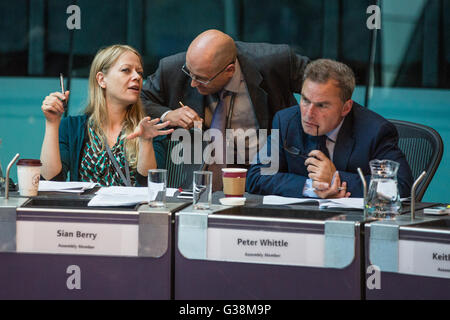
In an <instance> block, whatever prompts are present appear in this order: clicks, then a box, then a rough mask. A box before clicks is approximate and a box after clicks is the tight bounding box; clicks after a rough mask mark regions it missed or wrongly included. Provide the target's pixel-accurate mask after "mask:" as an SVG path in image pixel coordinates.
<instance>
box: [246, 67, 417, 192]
mask: <svg viewBox="0 0 450 320" xmlns="http://www.w3.org/2000/svg"><path fill="white" fill-rule="evenodd" d="M354 88H355V77H354V74H353V71H352V70H351V69H350V68H349V67H348V66H346V65H345V64H343V63H340V62H336V61H333V60H328V59H319V60H316V61H314V62H311V63H310V64H309V65H308V66H307V67H306V70H305V73H304V81H303V87H302V92H301V94H302V97H301V101H300V106H298V105H297V106H293V107H290V108H287V109H283V110H281V111H279V112H278V113H277V114H276V115H275V117H274V119H273V123H272V130H274V129H278V130H279V139H278V140H279V141H278V142H279V145H278V148H274V150H277V149H278V153H279V163H278V168H279V169H278V171H277V172H276V173H274V174H272V175H267V174H266V175H265V174H261V169H262V168H265V169H266V168H267V167H269V166H270V167H274V166H273V163H272V164H267V161H266V160H267V158H262V156H261V154H265V153H266V152H264V150H263V152H260V154H259V155H258V157H257V159H256V163H254V164H253V165H252V166H251V167H250V169H249V172H248V175H247V190H248V191H249V192H251V193H258V194H275V195H281V196H288V197H304V196H307V197H318V198H341V197H349V196H351V197H362V196H363V188H362V183H361V179H360V177H359V175H358V173H357V168H358V167H359V168H361V170H362V171H363V173H364V175H365V176H366V181H367V182H369V179H370V167H369V161H370V160H373V159H379V160H384V159H389V160H393V161H396V162H398V163H399V164H400V168H399V171H398V174H397V178H398V188H399V191H400V195H401V197H407V196H408V195H409V194H410V189H411V185H412V183H413V178H412V174H411V170H410V168H409V165H408V163H407V161H406V158H405V156H404V154H403V153H402V152H401V150H400V149H399V148H398V144H397V143H398V133H397V130H396V129H395V127H394V125H393V124H392V123H390V122H389V121H387V120H386V119H384V118H383V117H381V116H380V115H378V114H376V113H375V112H373V111H370V110H368V109H367V108H363V107H362V106H360V105H359V104H357V103H355V102H354V101H353V100H351V96H352V93H353V90H354ZM272 134H273V131H272ZM271 140H272V139H268V142H267V145H266V147H265V148H264V149H265V150H269V152H268V153H269V154H268V155H267V156H268V157H269V158H270V150H271V147H273V146H271ZM272 149H273V148H272ZM275 158H276V157H275Z"/></svg>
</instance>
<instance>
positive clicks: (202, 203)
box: [193, 171, 212, 210]
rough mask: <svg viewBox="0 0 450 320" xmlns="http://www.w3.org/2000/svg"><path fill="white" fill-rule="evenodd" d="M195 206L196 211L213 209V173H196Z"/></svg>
mask: <svg viewBox="0 0 450 320" xmlns="http://www.w3.org/2000/svg"><path fill="white" fill-rule="evenodd" d="M193 180H194V181H193V193H194V197H193V204H194V209H196V210H207V209H209V208H210V207H211V197H212V172H211V171H194V179H193Z"/></svg>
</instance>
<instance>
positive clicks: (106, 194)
mask: <svg viewBox="0 0 450 320" xmlns="http://www.w3.org/2000/svg"><path fill="white" fill-rule="evenodd" d="M176 191H177V189H175V188H167V189H166V196H168V197H172V196H173V195H174V194H175V192H176ZM149 200H154V199H150V198H149V191H148V188H147V187H106V188H101V189H100V190H98V191H97V193H96V196H95V197H94V198H92V199H91V201H89V203H88V206H89V207H106V206H108V207H110V206H111V207H115V206H132V205H135V204H138V203H145V202H148V201H149Z"/></svg>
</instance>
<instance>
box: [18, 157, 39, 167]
mask: <svg viewBox="0 0 450 320" xmlns="http://www.w3.org/2000/svg"><path fill="white" fill-rule="evenodd" d="M17 165H18V166H27V167H40V166H42V163H41V160H39V159H20V160H19V161H18V162H17Z"/></svg>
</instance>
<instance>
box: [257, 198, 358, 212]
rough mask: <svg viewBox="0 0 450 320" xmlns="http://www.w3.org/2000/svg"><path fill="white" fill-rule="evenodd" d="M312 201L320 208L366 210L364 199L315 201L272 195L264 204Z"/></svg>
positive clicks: (313, 199) (264, 200) (265, 199)
mask: <svg viewBox="0 0 450 320" xmlns="http://www.w3.org/2000/svg"><path fill="white" fill-rule="evenodd" d="M311 201H317V202H318V203H319V208H349V209H364V199H363V198H340V199H315V198H290V197H281V196H274V195H271V196H264V199H263V204H271V205H288V204H298V203H303V202H311Z"/></svg>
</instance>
